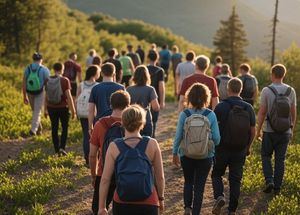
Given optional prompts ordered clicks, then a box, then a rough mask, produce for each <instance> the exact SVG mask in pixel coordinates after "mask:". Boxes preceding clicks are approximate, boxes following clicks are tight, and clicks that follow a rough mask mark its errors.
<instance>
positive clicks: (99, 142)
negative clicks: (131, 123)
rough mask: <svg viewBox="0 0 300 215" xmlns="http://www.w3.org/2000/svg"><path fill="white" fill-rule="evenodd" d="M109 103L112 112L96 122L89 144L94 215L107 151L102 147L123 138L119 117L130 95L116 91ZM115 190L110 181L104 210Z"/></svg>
mask: <svg viewBox="0 0 300 215" xmlns="http://www.w3.org/2000/svg"><path fill="white" fill-rule="evenodd" d="M110 103H111V106H112V109H113V112H112V114H111V115H110V116H106V117H102V118H101V119H100V120H98V121H97V122H96V124H95V128H94V130H93V133H92V136H91V143H90V155H89V160H90V168H91V176H92V185H93V187H94V195H93V202H92V210H93V213H94V214H95V215H97V214H98V209H99V205H98V204H99V189H100V181H101V176H102V172H103V164H104V158H105V154H104V153H105V152H106V150H107V148H104V146H105V147H107V144H109V145H110V142H111V141H112V139H113V138H121V137H123V136H124V134H123V132H119V131H120V129H121V127H120V125H121V116H122V112H123V110H124V109H125V108H127V107H128V106H129V104H130V95H129V94H128V93H127V92H126V91H123V90H119V91H116V92H114V93H113V94H112V95H111V97H110ZM118 126H119V127H118ZM122 131H123V130H122ZM120 134H121V135H120ZM118 135H119V136H118ZM109 145H108V147H109ZM115 188H116V185H115V182H114V180H111V184H110V186H109V190H108V194H107V198H106V206H105V207H106V209H109V205H110V203H111V202H112V199H113V194H114V191H115Z"/></svg>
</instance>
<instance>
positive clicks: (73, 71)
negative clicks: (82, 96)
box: [63, 52, 82, 100]
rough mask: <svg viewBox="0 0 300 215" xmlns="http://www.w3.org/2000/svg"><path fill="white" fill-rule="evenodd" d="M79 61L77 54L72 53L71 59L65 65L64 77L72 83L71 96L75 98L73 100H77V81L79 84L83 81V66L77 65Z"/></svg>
mask: <svg viewBox="0 0 300 215" xmlns="http://www.w3.org/2000/svg"><path fill="white" fill-rule="evenodd" d="M76 60H77V54H76V53H74V52H72V53H71V54H70V55H69V59H68V60H67V61H66V62H65V63H64V68H65V69H64V73H63V76H64V77H66V78H68V79H69V81H70V83H71V95H72V97H73V100H75V98H76V93H77V80H76V79H78V81H79V82H81V81H82V75H81V66H80V65H79V64H78V63H76Z"/></svg>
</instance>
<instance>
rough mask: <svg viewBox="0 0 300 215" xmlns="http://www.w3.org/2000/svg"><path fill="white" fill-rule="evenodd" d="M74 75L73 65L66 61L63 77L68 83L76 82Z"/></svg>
mask: <svg viewBox="0 0 300 215" xmlns="http://www.w3.org/2000/svg"><path fill="white" fill-rule="evenodd" d="M76 75H77V74H76V69H75V65H74V63H73V62H71V61H67V63H65V69H64V74H63V76H64V77H66V78H68V79H69V80H70V81H76Z"/></svg>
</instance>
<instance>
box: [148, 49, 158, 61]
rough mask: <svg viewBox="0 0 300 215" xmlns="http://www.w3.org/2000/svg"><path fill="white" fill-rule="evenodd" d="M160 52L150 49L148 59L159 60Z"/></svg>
mask: <svg viewBox="0 0 300 215" xmlns="http://www.w3.org/2000/svg"><path fill="white" fill-rule="evenodd" d="M158 56H159V55H158V53H157V51H155V50H150V51H149V53H148V59H149V60H150V61H152V62H155V61H157V60H158Z"/></svg>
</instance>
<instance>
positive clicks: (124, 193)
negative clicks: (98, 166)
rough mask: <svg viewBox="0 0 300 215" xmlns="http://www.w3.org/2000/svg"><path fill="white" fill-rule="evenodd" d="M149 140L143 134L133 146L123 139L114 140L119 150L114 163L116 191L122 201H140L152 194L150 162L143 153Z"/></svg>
mask: <svg viewBox="0 0 300 215" xmlns="http://www.w3.org/2000/svg"><path fill="white" fill-rule="evenodd" d="M149 140H150V137H147V136H144V137H143V138H142V139H141V141H140V142H139V143H138V144H137V146H136V147H135V148H131V147H130V146H128V145H127V144H126V143H125V141H126V140H124V139H118V140H115V143H116V145H117V147H118V149H119V151H120V154H119V156H118V157H117V159H116V163H115V177H116V187H117V188H116V191H117V193H118V195H119V198H120V199H121V200H122V201H126V202H134V201H142V200H144V199H147V198H148V197H149V196H150V195H151V194H152V191H153V186H154V179H153V172H152V164H151V162H150V161H149V159H148V157H147V155H146V154H145V151H146V148H147V145H148V142H149Z"/></svg>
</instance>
